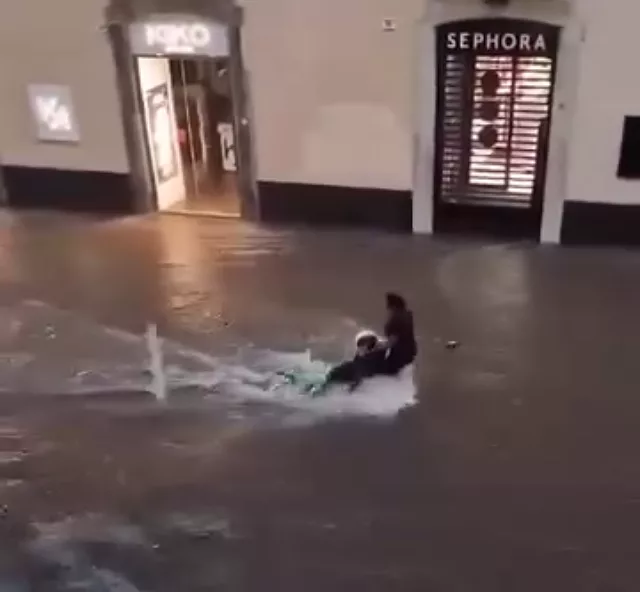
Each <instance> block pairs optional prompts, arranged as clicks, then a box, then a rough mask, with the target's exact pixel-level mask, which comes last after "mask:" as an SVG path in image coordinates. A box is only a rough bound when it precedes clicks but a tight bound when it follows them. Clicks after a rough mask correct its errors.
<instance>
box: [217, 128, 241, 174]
mask: <svg viewBox="0 0 640 592" xmlns="http://www.w3.org/2000/svg"><path fill="white" fill-rule="evenodd" d="M218 134H219V135H220V148H221V150H222V168H223V169H224V170H225V171H227V172H235V171H237V170H238V164H237V161H236V146H235V144H236V142H235V137H234V134H233V125H232V124H231V123H219V124H218Z"/></svg>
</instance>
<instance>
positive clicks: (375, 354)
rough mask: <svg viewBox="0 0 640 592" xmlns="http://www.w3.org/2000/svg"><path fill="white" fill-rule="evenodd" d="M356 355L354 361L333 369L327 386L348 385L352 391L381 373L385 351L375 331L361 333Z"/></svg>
mask: <svg viewBox="0 0 640 592" xmlns="http://www.w3.org/2000/svg"><path fill="white" fill-rule="evenodd" d="M355 345H356V353H355V356H354V357H353V359H352V360H350V361H348V362H344V363H342V364H340V365H339V366H336V367H335V368H333V369H332V370H331V371H330V372H329V374H328V375H327V379H326V384H327V385H329V384H335V383H342V384H348V385H349V388H350V390H353V389H355V388H357V387H358V385H360V383H361V382H362V381H363V380H364V379H365V378H371V377H372V376H375V375H376V374H378V373H379V369H380V368H381V365H382V364H383V358H384V356H385V350H384V349H383V348H382V347H380V345H381V343H380V338H379V337H378V336H377V335H376V333H375V332H374V331H371V330H365V331H360V333H358V334H357V335H356V339H355Z"/></svg>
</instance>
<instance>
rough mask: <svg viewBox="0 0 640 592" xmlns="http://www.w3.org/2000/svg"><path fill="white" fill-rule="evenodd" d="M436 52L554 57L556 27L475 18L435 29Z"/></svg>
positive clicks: (557, 30)
mask: <svg viewBox="0 0 640 592" xmlns="http://www.w3.org/2000/svg"><path fill="white" fill-rule="evenodd" d="M437 38H438V50H439V52H441V53H442V52H444V53H448V54H451V53H457V54H460V53H470V54H483V55H487V54H488V55H500V54H501V55H505V54H506V55H528V56H547V57H554V56H555V55H556V53H557V51H558V38H559V28H558V27H556V26H554V25H549V24H547V23H541V22H537V21H526V20H515V19H503V18H500V19H477V20H467V21H455V22H451V23H445V24H443V25H440V26H439V27H437Z"/></svg>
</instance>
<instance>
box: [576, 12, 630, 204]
mask: <svg viewBox="0 0 640 592" xmlns="http://www.w3.org/2000/svg"><path fill="white" fill-rule="evenodd" d="M578 6H579V10H580V15H581V20H582V22H583V23H584V24H583V40H582V44H581V54H582V55H581V59H580V73H579V83H578V100H577V110H576V114H575V118H574V126H573V136H572V138H571V145H570V146H571V147H570V158H569V163H568V168H569V170H568V179H569V182H568V190H567V195H566V199H567V200H571V201H587V202H610V203H621V204H638V203H640V182H639V181H630V180H624V179H618V178H617V176H616V172H617V167H618V158H619V154H620V144H621V141H622V126H623V120H624V116H625V115H640V68H639V67H638V58H639V57H640V36H639V34H638V23H640V2H637V1H636V0H607V1H606V2H605V1H604V0H580V2H579V3H578Z"/></svg>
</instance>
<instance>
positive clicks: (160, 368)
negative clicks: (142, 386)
mask: <svg viewBox="0 0 640 592" xmlns="http://www.w3.org/2000/svg"><path fill="white" fill-rule="evenodd" d="M147 348H148V350H149V362H150V364H149V370H150V372H151V387H150V388H151V392H152V393H153V395H154V396H155V398H156V399H157V400H158V401H160V402H164V401H166V400H167V376H166V374H165V371H164V361H163V357H162V341H161V340H160V337H158V326H157V325H155V324H150V325H147Z"/></svg>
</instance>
